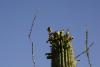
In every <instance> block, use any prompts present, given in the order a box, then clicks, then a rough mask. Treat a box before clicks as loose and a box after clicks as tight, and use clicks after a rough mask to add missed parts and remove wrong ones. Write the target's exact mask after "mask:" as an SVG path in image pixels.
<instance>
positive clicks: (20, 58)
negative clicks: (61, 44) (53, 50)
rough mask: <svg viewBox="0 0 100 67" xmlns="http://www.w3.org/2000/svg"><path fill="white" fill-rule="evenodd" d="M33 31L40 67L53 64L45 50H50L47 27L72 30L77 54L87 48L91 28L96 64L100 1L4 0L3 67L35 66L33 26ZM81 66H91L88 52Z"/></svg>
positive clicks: (95, 66) (0, 24) (0, 18)
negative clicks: (33, 22)
mask: <svg viewBox="0 0 100 67" xmlns="http://www.w3.org/2000/svg"><path fill="white" fill-rule="evenodd" d="M35 14H36V15H37V18H36V20H35V25H34V28H33V32H32V40H33V42H34V54H35V61H36V67H50V60H47V59H46V56H45V53H47V52H50V47H49V46H50V44H48V43H46V41H47V39H48V33H47V27H48V26H50V27H51V28H52V29H53V30H54V31H57V30H60V29H63V28H64V29H65V30H66V29H69V30H70V32H71V34H72V35H73V36H74V39H73V42H72V44H73V46H74V53H75V55H76V56H77V55H78V54H80V53H81V52H82V51H84V50H85V30H86V26H87V28H88V31H89V44H91V43H92V42H94V45H93V46H92V47H91V48H90V50H89V53H90V58H91V63H92V67H99V64H100V63H99V60H100V58H99V57H100V53H99V50H100V48H99V47H100V45H99V44H100V35H99V34H100V31H99V29H100V0H0V67H33V64H32V57H31V56H32V55H31V43H30V42H29V40H28V34H29V29H30V26H31V24H32V21H33V17H34V15H35ZM78 59H79V60H80V61H79V62H78V63H77V67H89V65H88V62H87V58H86V55H85V54H84V55H82V56H81V57H79V58H78Z"/></svg>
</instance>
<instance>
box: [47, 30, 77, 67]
mask: <svg viewBox="0 0 100 67" xmlns="http://www.w3.org/2000/svg"><path fill="white" fill-rule="evenodd" d="M48 41H49V42H50V44H51V53H48V54H47V55H48V56H47V58H49V59H51V67H76V60H75V57H74V53H73V47H72V45H71V41H72V37H71V36H70V35H69V34H67V35H66V34H64V33H63V32H62V31H60V35H59V34H57V32H51V33H50V32H49V38H48Z"/></svg>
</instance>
